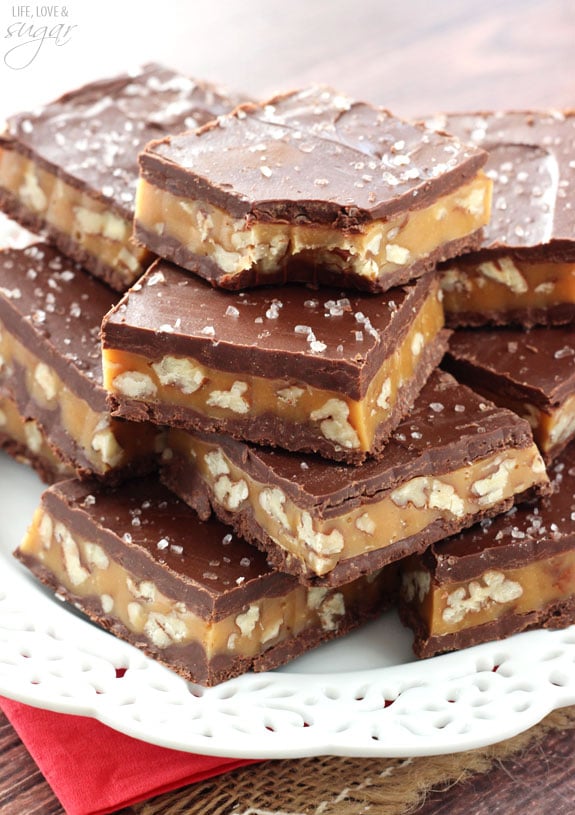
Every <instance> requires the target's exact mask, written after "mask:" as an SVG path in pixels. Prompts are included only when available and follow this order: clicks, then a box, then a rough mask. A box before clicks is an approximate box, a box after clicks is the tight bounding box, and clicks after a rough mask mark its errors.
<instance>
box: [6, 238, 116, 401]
mask: <svg viewBox="0 0 575 815" xmlns="http://www.w3.org/2000/svg"><path fill="white" fill-rule="evenodd" d="M117 299H118V295H117V294H116V293H115V292H113V291H112V290H111V289H109V288H108V286H106V285H105V284H104V283H101V282H100V281H98V280H95V279H94V278H93V277H91V276H90V275H89V274H88V273H87V272H86V271H84V269H82V268H81V267H80V266H78V265H77V264H75V263H73V262H72V261H71V260H69V259H68V258H66V257H64V255H62V254H60V252H58V251H57V250H56V249H54V248H53V247H51V246H49V245H48V244H45V243H37V244H34V245H33V246H30V247H27V248H26V249H5V250H3V251H1V252H0V322H1V323H3V324H4V326H5V329H6V331H8V332H10V333H11V334H12V335H13V336H14V337H16V338H17V339H18V340H19V341H20V342H21V343H22V344H23V345H24V346H25V347H26V348H28V349H29V350H30V352H31V353H33V354H34V355H36V356H37V357H38V358H39V359H41V360H42V361H44V362H45V363H46V364H47V365H49V366H50V367H51V368H53V369H54V371H55V372H56V373H57V374H58V375H59V377H60V378H61V380H62V381H63V382H64V383H66V384H67V385H68V386H69V387H70V389H72V390H74V391H75V392H76V393H77V394H78V395H79V396H80V397H81V398H83V399H84V400H86V401H87V402H88V403H89V404H90V406H91V407H92V408H93V409H94V410H97V411H105V410H106V392H105V391H104V388H103V387H102V362H101V350H100V342H99V339H98V337H99V333H100V325H101V322H102V318H103V316H104V315H105V314H106V312H107V311H108V310H109V309H110V307H111V306H112V305H113V304H114V302H115V301H116V300H117Z"/></svg>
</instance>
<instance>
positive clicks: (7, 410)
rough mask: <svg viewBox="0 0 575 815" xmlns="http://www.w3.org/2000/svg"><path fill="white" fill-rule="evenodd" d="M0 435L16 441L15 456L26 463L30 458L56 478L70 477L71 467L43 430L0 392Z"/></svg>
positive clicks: (71, 473)
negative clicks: (50, 442) (54, 449)
mask: <svg viewBox="0 0 575 815" xmlns="http://www.w3.org/2000/svg"><path fill="white" fill-rule="evenodd" d="M0 436H5V437H6V438H7V439H9V440H11V441H14V442H16V444H17V445H18V447H19V448H21V449H20V450H19V451H18V455H17V458H18V459H19V460H20V461H22V462H24V463H26V464H28V463H30V460H31V459H33V460H36V461H39V462H41V464H42V466H43V467H44V469H45V470H46V471H47V472H48V473H50V474H53V476H54V477H57V478H66V477H68V478H69V477H71V476H72V475H73V474H74V471H73V469H72V468H71V467H70V466H69V465H67V464H65V463H64V462H62V461H61V460H60V459H59V458H58V457H57V456H56V455H55V454H54V452H53V451H52V449H51V447H50V445H49V444H48V443H47V441H46V437H45V435H44V431H43V430H42V428H41V427H40V425H39V424H38V422H36V421H34V419H24V418H23V417H22V416H21V415H20V412H19V410H18V406H17V405H16V403H15V401H14V400H13V399H12V398H11V397H9V396H8V395H7V394H4V393H2V392H0Z"/></svg>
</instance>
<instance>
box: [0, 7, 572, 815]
mask: <svg viewBox="0 0 575 815" xmlns="http://www.w3.org/2000/svg"><path fill="white" fill-rule="evenodd" d="M120 5H121V4H120ZM125 5H128V4H125ZM156 5H160V6H161V9H160V11H159V12H156V17H155V18H152V12H151V11H147V10H146V9H147V8H148V7H147V6H146V4H144V3H141V4H138V6H136V4H135V3H133V4H131V7H132V8H133V9H135V8H136V7H138V8H140V9H141V11H140V14H141V15H142V18H143V22H142V25H141V27H139V28H134V27H133V26H132V27H128V28H127V29H126V30H124V31H123V32H120V33H118V32H116V33H117V37H120V34H121V36H122V37H123V39H121V38H120V39H117V43H120V42H125V43H126V49H127V53H129V56H130V58H131V59H133V57H134V54H137V56H138V59H139V61H144V60H145V59H158V60H161V61H164V62H166V63H168V64H171V65H172V66H173V67H175V68H178V69H181V70H183V71H186V72H188V73H189V74H192V75H196V76H198V77H204V78H209V79H212V80H215V81H217V82H221V83H224V84H227V85H229V86H230V87H234V88H238V89H241V90H244V91H246V92H248V93H250V94H253V95H254V96H260V97H261V96H265V95H268V94H272V93H273V92H275V91H279V90H286V89H289V88H292V87H298V86H302V85H304V84H307V83H311V82H319V83H326V84H330V85H333V86H336V87H337V88H339V89H341V90H342V91H344V92H347V93H349V94H350V95H352V96H355V97H356V98H364V99H368V100H370V101H373V102H376V103H379V104H382V105H385V106H386V107H389V108H390V109H391V110H393V111H394V112H396V113H399V114H401V115H405V116H417V115H420V114H427V113H431V112H434V111H438V110H466V109H468V110H469V109H475V110H478V109H493V108H533V107H558V108H560V107H569V106H575V47H574V45H575V4H573V2H572V0H500V1H499V2H497V3H496V2H491V3H489V2H486V3H472V2H464V0H431V2H430V0H402V2H390V0H358V2H355V3H351V2H349V0H319V2H317V0H316V2H313V0H290V2H286V3H284V4H279V3H273V2H271V0H252V2H250V3H247V4H246V3H240V2H237V0H224V2H217V3H214V2H212V0H209V2H206V0H194V2H193V3H190V2H188V0H171V1H170V0H168V2H164V3H162V4H156ZM97 8H98V6H97V4H93V13H94V15H97V13H98V11H97ZM3 13H4V12H3V11H1V12H0V28H1V27H2V26H3V25H4V24H5V23H7V22H8V21H7V19H2V16H1V15H2V14H3ZM119 13H120V12H119ZM120 19H124V18H122V17H121V13H120ZM124 22H125V20H124ZM110 26H111V22H110ZM134 38H136V42H138V40H140V50H139V51H137V49H136V50H135V48H136V46H135V45H134V42H135V41H134ZM107 46H109V51H108V53H109V54H110V60H111V63H110V64H111V65H112V64H113V66H114V70H115V69H116V67H125V66H121V65H120V64H119V60H121V57H122V50H121V48H115V47H114V46H113V43H112V45H110V43H107ZM130 49H131V50H130ZM112 53H113V54H114V56H113V57H112V56H111V55H112ZM58 59H64V56H62V55H58ZM70 75H74V71H73V70H72V66H70ZM14 81H16V78H14ZM18 81H21V77H19V78H18ZM50 95H51V96H53V95H54V94H50ZM573 777H575V750H574V749H573V733H572V731H571V732H570V731H565V732H563V733H559V734H558V733H555V734H553V733H552V734H549V735H548V736H547V737H546V739H545V740H544V741H543V742H542V743H541V744H540V745H539V746H537V747H536V748H534V749H533V750H528V751H527V752H526V753H525V754H524V755H522V756H521V757H520V758H516V759H514V760H513V761H512V762H511V763H507V764H505V765H503V766H501V767H500V768H497V769H494V770H493V771H492V772H491V773H489V775H487V776H485V777H481V778H478V779H477V781H476V782H475V781H474V782H470V783H466V784H464V785H463V786H459V785H458V786H455V787H453V788H452V789H451V790H449V791H447V792H444V793H437V794H432V795H431V796H430V797H429V799H428V800H427V803H426V804H425V805H424V807H423V808H422V809H420V810H419V813H420V815H440V813H450V815H458V814H459V813H466V815H468V814H469V813H470V814H471V815H481V813H487V812H489V813H490V815H497V814H498V813H503V814H504V815H516V814H517V815H519V813H521V815H526V813H528V812H529V813H537V815H551V813H553V815H567V813H572V812H573V811H574V810H575V787H574V785H573V781H572V779H573ZM496 793H497V794H496ZM279 808H281V802H278V809H279ZM0 811H1V812H2V813H3V815H16V814H17V815H33V813H34V814H35V815H36V814H37V815H61V813H62V812H63V810H62V808H61V807H60V805H59V804H58V802H57V801H56V800H55V798H54V796H53V795H52V793H51V790H50V788H49V787H48V786H47V784H46V783H45V781H44V780H43V778H42V777H41V775H40V774H39V773H38V771H37V770H35V765H34V764H33V762H32V760H31V759H30V757H29V756H28V754H27V752H26V750H25V748H24V747H23V746H22V744H21V742H20V741H19V739H18V737H17V736H16V734H15V733H14V731H13V730H12V728H11V727H10V725H9V724H8V723H7V722H6V720H5V718H3V717H1V716H0Z"/></svg>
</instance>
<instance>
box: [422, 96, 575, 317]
mask: <svg viewBox="0 0 575 815" xmlns="http://www.w3.org/2000/svg"><path fill="white" fill-rule="evenodd" d="M435 124H436V126H439V127H440V128H441V129H442V130H443V129H446V130H448V131H449V132H450V133H455V134H456V135H457V136H459V137H460V138H461V139H463V140H467V141H469V142H471V143H472V144H475V145H476V146H480V147H482V148H484V149H485V150H487V151H488V153H489V159H488V161H487V165H486V173H487V175H489V176H490V178H492V180H493V185H494V186H493V208H492V214H491V221H490V223H489V225H488V226H487V227H486V229H485V234H484V240H483V244H482V246H481V249H480V251H479V252H477V253H471V254H469V255H466V256H464V257H461V258H457V259H455V260H452V261H449V262H448V263H446V264H445V266H444V267H443V269H442V286H443V290H444V293H445V309H446V316H447V321H448V324H449V325H452V326H456V325H484V324H488V323H491V324H496V325H506V324H510V323H515V324H519V325H523V326H525V327H529V326H531V325H535V324H537V323H545V324H560V323H566V322H571V321H573V319H575V219H574V217H573V208H574V206H575V196H574V194H573V188H574V185H575V114H574V113H573V112H572V111H571V112H568V113H567V112H566V113H560V112H557V111H554V112H533V113H526V112H510V113H476V114H452V115H449V116H447V117H444V116H440V117H437V119H436V120H435Z"/></svg>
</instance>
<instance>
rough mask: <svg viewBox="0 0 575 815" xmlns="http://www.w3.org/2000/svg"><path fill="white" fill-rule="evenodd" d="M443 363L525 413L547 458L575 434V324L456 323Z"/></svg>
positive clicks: (490, 395)
mask: <svg viewBox="0 0 575 815" xmlns="http://www.w3.org/2000/svg"><path fill="white" fill-rule="evenodd" d="M443 366H444V367H445V368H446V369H447V370H448V371H450V372H451V373H452V374H453V376H455V378H456V379H458V380H459V381H460V382H463V383H464V384H466V385H469V386H470V387H473V389H474V390H476V391H477V392H478V393H481V394H482V395H483V396H485V397H486V398H487V399H491V400H493V401H494V402H496V403H497V404H498V405H501V406H502V407H507V408H509V409H510V410H514V411H515V413H518V414H519V415H520V416H523V417H524V418H525V419H527V420H528V421H529V423H530V425H531V427H532V430H533V436H534V438H535V441H536V442H537V444H538V445H539V449H540V450H541V452H542V453H543V457H544V458H545V459H546V460H547V461H550V460H551V459H553V458H554V457H555V456H556V455H557V454H558V453H559V452H560V451H561V450H562V449H563V448H564V447H565V446H566V445H567V444H568V442H569V441H570V440H571V439H572V438H573V436H575V326H557V327H555V328H548V327H538V328H532V329H531V330H530V331H527V332H526V331H522V330H521V329H514V328H498V329H493V330H491V331H487V330H483V331H478V330H475V329H463V328H462V329H458V330H457V331H454V332H453V334H452V336H451V338H450V342H449V349H448V353H447V354H446V356H445V359H444V361H443Z"/></svg>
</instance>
